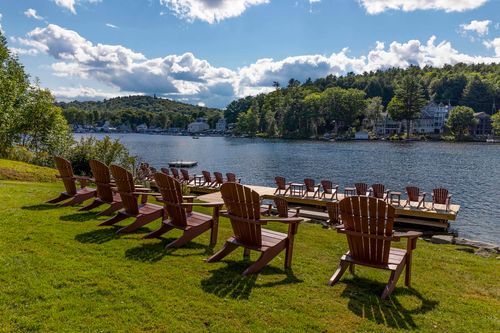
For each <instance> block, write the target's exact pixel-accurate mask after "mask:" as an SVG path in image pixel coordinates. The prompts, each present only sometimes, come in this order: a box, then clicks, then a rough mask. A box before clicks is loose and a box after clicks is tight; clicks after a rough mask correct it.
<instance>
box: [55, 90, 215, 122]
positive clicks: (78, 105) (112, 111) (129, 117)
mask: <svg viewBox="0 0 500 333" xmlns="http://www.w3.org/2000/svg"><path fill="white" fill-rule="evenodd" d="M57 105H58V106H60V107H61V108H62V109H63V113H64V116H65V117H66V119H67V120H68V122H69V123H70V124H73V125H74V124H78V125H94V124H99V123H104V122H105V121H109V122H110V123H111V124H112V125H115V126H118V125H122V124H124V125H128V126H130V127H131V128H135V127H136V126H138V125H140V124H143V123H144V124H146V125H148V126H155V127H160V128H169V127H181V128H184V127H186V126H187V124H189V123H190V122H192V121H193V120H194V119H196V118H199V117H206V118H208V122H209V123H210V124H212V125H213V124H215V123H216V122H217V120H218V119H219V118H220V117H222V111H220V110H218V109H214V108H207V107H203V106H196V105H191V104H186V103H181V102H176V101H172V100H169V99H165V98H157V97H156V96H123V97H116V98H111V99H105V100H103V101H87V102H79V101H73V102H68V103H65V102H59V103H57Z"/></svg>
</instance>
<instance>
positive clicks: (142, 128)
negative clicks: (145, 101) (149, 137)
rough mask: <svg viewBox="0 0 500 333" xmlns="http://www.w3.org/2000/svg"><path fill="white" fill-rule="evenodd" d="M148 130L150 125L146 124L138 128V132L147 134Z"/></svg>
mask: <svg viewBox="0 0 500 333" xmlns="http://www.w3.org/2000/svg"><path fill="white" fill-rule="evenodd" d="M147 130H148V125H146V124H140V125H139V126H137V127H136V131H137V132H145V131H147Z"/></svg>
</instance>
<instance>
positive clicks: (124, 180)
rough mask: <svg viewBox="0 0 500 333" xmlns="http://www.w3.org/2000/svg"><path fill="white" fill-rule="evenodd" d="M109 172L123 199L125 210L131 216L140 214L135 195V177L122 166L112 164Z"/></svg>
mask: <svg viewBox="0 0 500 333" xmlns="http://www.w3.org/2000/svg"><path fill="white" fill-rule="evenodd" d="M109 170H110V171H111V174H112V175H113V178H114V179H115V183H116V187H117V188H118V193H119V194H120V197H121V199H122V203H123V208H124V209H125V212H127V213H129V214H139V205H138V203H137V197H136V196H135V195H134V194H133V192H134V191H135V186H134V177H133V176H132V174H131V173H130V172H128V171H127V170H125V169H124V168H122V167H121V166H118V165H114V164H111V165H110V166H109Z"/></svg>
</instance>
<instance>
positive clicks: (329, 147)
mask: <svg viewBox="0 0 500 333" xmlns="http://www.w3.org/2000/svg"><path fill="white" fill-rule="evenodd" d="M75 136H76V137H80V136H82V134H78V135H75ZM95 136H97V137H103V135H100V134H99V135H97V134H95ZM111 137H112V138H120V140H121V141H122V142H123V143H124V144H125V145H126V146H127V147H128V148H129V149H130V152H131V153H132V154H134V155H137V156H138V157H139V159H140V160H144V161H147V162H149V163H150V164H151V165H152V166H155V167H158V168H159V167H162V166H167V162H168V161H172V160H178V159H182V160H195V161H198V166H197V167H196V168H193V169H190V173H200V172H201V170H205V169H206V170H209V171H211V172H213V171H221V172H224V173H225V172H235V173H236V174H237V175H238V177H241V178H242V182H243V183H246V184H254V185H267V186H274V177H275V176H277V175H282V176H284V177H286V178H287V180H290V181H302V180H303V179H304V178H306V177H311V178H314V179H316V180H317V181H320V180H321V179H330V180H332V181H333V182H335V183H338V184H339V185H340V186H341V188H343V187H344V186H352V185H353V184H354V183H355V182H366V183H368V184H373V183H377V182H380V183H384V184H385V185H386V187H387V188H389V189H392V190H398V191H404V188H405V186H407V185H409V184H411V185H416V186H419V187H420V188H422V189H423V190H424V191H426V192H427V193H430V192H431V191H432V189H433V188H435V187H439V186H442V187H445V188H448V189H449V190H450V192H451V193H452V194H453V198H452V202H454V203H458V204H460V205H461V210H460V213H459V215H458V219H457V221H456V222H452V223H451V225H452V227H453V228H454V229H458V231H459V233H460V235H461V236H464V237H468V238H472V239H481V240H485V241H490V242H494V243H497V244H498V243H500V241H499V236H500V232H499V231H498V229H496V228H498V227H499V226H500V194H499V188H500V145H488V144H477V143H460V144H457V143H445V142H411V143H391V142H336V143H330V142H311V141H286V140H262V139H242V138H218V137H201V138H200V139H199V140H193V139H192V138H191V137H176V136H157V135H143V134H114V135H111Z"/></svg>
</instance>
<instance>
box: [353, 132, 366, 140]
mask: <svg viewBox="0 0 500 333" xmlns="http://www.w3.org/2000/svg"><path fill="white" fill-rule="evenodd" d="M368 139H369V137H368V132H367V131H358V132H356V133H355V134H354V140H368Z"/></svg>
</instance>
